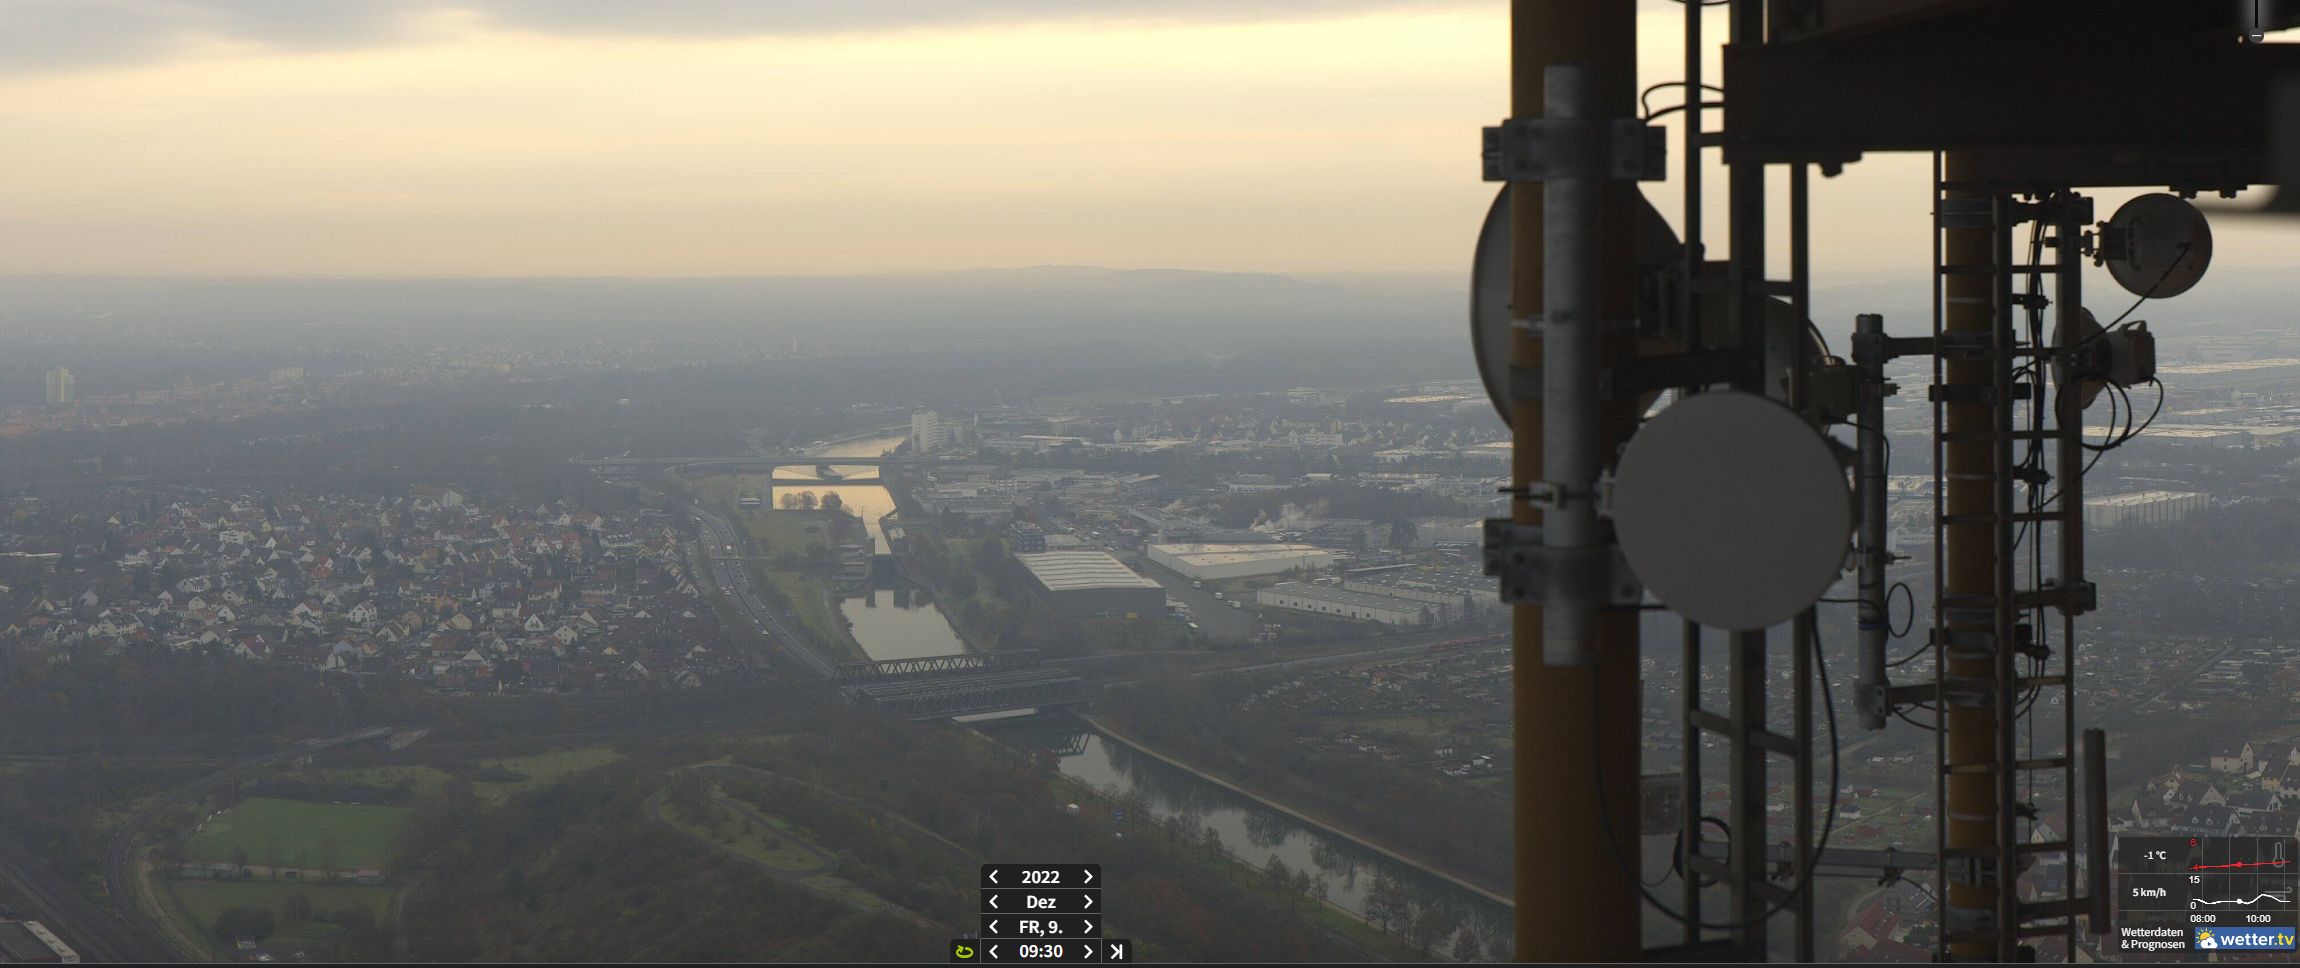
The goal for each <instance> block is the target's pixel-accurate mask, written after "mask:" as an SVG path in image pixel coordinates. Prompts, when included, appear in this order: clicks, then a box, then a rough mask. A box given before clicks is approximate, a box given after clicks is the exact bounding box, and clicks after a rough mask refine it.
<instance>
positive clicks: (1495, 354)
mask: <svg viewBox="0 0 2300 968" xmlns="http://www.w3.org/2000/svg"><path fill="white" fill-rule="evenodd" d="M1637 199H1638V202H1637V209H1638V211H1637V272H1638V276H1639V278H1640V279H1641V280H1645V281H1651V280H1652V279H1653V278H1654V276H1655V275H1656V274H1657V273H1661V272H1673V273H1674V272H1681V271H1683V269H1682V268H1681V266H1680V262H1681V260H1682V259H1683V258H1684V255H1685V246H1684V243H1682V242H1679V241H1678V240H1677V231H1676V230H1675V229H1672V228H1670V227H1669V220H1668V219H1666V218H1663V217H1662V215H1661V212H1660V210H1658V209H1656V208H1654V207H1653V203H1652V201H1650V200H1648V199H1647V198H1646V197H1645V195H1644V193H1643V192H1640V193H1638V196H1637ZM1509 209H1510V205H1509V188H1508V186H1503V187H1502V190H1501V192H1500V193H1499V194H1497V195H1495V196H1494V199H1493V205H1492V207H1490V208H1488V209H1486V213H1485V225H1484V227H1482V228H1480V229H1479V230H1478V233H1477V253H1476V255H1475V256H1474V257H1473V258H1472V262H1471V268H1470V276H1469V337H1470V349H1471V351H1472V352H1473V353H1475V354H1476V356H1477V372H1478V377H1479V379H1481V380H1483V381H1484V383H1485V393H1486V396H1487V397H1488V398H1490V399H1491V400H1492V401H1493V408H1494V410H1495V411H1496V412H1498V413H1500V414H1501V422H1502V423H1503V424H1505V425H1506V424H1508V423H1509V422H1510V418H1509V409H1510V407H1509V342H1510V336H1511V320H1510V312H1509V297H1510V289H1511V285H1512V284H1511V279H1510V251H1511V249H1512V246H1511V245H1510V240H1509ZM1707 269H1708V270H1711V271H1710V272H1705V275H1708V274H1714V275H1716V277H1717V279H1718V281H1719V282H1720V283H1721V282H1722V281H1723V277H1722V266H1721V265H1719V264H1717V263H1711V264H1710V265H1709V266H1708V267H1707ZM1725 293H1726V289H1725V287H1724V286H1723V285H1719V286H1717V287H1715V289H1714V291H1712V292H1710V293H1709V294H1707V295H1705V296H1703V297H1702V302H1701V315H1702V318H1703V319H1705V320H1713V321H1714V322H1711V323H1708V324H1707V325H1705V326H1704V327H1703V333H1704V336H1703V342H1704V343H1708V344H1711V348H1716V347H1717V346H1719V345H1723V343H1722V341H1721V338H1722V337H1723V336H1724V335H1725V334H1724V333H1723V332H1722V331H1723V330H1724V325H1723V324H1724V320H1725V319H1726V314H1727V313H1728V312H1730V310H1731V307H1730V305H1729V304H1728V302H1727V300H1726V298H1725ZM1660 312H1662V313H1663V314H1665V315H1669V316H1674V315H1676V310H1675V307H1674V306H1671V307H1668V308H1663V309H1660ZM1765 318H1766V319H1768V320H1773V321H1779V320H1783V319H1789V320H1794V319H1795V318H1796V308H1795V307H1793V306H1791V305H1790V304H1789V301H1788V300H1785V299H1767V300H1766V301H1765ZM1658 322H1660V321H1658V320H1651V319H1648V320H1642V321H1641V323H1642V325H1641V326H1640V329H1641V330H1645V331H1648V332H1650V331H1651V330H1654V329H1656V328H1660V327H1657V326H1655V325H1654V324H1656V323H1658ZM1806 329H1807V331H1808V336H1807V340H1808V342H1809V345H1810V346H1811V353H1812V356H1813V358H1814V359H1819V358H1821V356H1822V355H1823V354H1822V352H1821V342H1820V340H1819V339H1818V338H1817V337H1814V336H1812V335H1810V332H1811V329H1812V327H1811V326H1810V325H1809V324H1808V325H1806ZM1684 350H1685V347H1684V346H1683V345H1682V343H1681V342H1679V341H1677V340H1676V339H1674V338H1671V337H1666V336H1656V335H1643V336H1640V337H1639V339H1638V352H1639V353H1640V354H1642V355H1646V356H1653V355H1659V354H1664V353H1677V352H1683V351H1684ZM1660 396H1661V393H1660V391H1658V390H1656V391H1649V392H1647V393H1646V394H1645V395H1644V396H1643V397H1641V398H1640V399H1639V400H1638V409H1639V411H1640V412H1644V411H1649V410H1651V409H1652V407H1653V404H1654V401H1655V400H1657V399H1658V398H1659V397H1660Z"/></svg>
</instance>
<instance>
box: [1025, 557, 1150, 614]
mask: <svg viewBox="0 0 2300 968" xmlns="http://www.w3.org/2000/svg"><path fill="white" fill-rule="evenodd" d="M1014 560H1016V561H1019V562H1022V567H1024V568H1026V569H1028V570H1029V571H1030V577H1031V579H1032V580H1033V581H1034V582H1035V583H1036V584H1037V586H1038V592H1039V594H1040V595H1042V596H1044V597H1045V599H1046V601H1047V603H1048V604H1050V605H1053V606H1054V608H1055V610H1056V611H1059V612H1062V613H1063V614H1065V615H1081V616H1083V615H1095V614H1100V613H1104V612H1109V613H1114V614H1127V613H1132V614H1134V615H1136V616H1160V615H1164V614H1166V589H1165V587H1164V586H1162V585H1160V584H1158V583H1157V582H1154V581H1151V580H1150V579H1148V578H1144V577H1142V576H1141V575H1137V574H1135V573H1134V569H1132V568H1128V567H1126V565H1125V564H1124V563H1122V562H1120V561H1119V560H1118V559H1116V558H1112V557H1110V555H1109V554H1107V553H1105V552H1101V551H1095V550H1092V549H1069V550H1063V551H1045V552H1039V553H1037V554H1019V555H1015V556H1014Z"/></svg>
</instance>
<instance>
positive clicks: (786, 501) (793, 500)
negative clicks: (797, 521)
mask: <svg viewBox="0 0 2300 968" xmlns="http://www.w3.org/2000/svg"><path fill="white" fill-rule="evenodd" d="M775 504H776V505H778V506H780V507H781V508H782V509H783V510H785V511H796V510H798V509H799V496H798V495H797V494H796V493H794V492H791V491H784V492H783V496H782V497H780V498H777V499H775Z"/></svg>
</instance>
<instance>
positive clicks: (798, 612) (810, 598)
mask: <svg viewBox="0 0 2300 968" xmlns="http://www.w3.org/2000/svg"><path fill="white" fill-rule="evenodd" d="M761 571H764V572H765V574H766V576H767V582H768V583H769V584H771V585H773V586H774V589H775V591H776V592H777V593H778V594H780V595H782V596H783V600H784V601H787V602H789V603H790V606H791V612H792V613H793V614H792V615H791V616H790V621H791V622H792V623H793V624H796V625H798V626H799V628H800V629H802V630H803V634H804V635H806V636H807V638H809V639H811V640H813V641H814V642H816V643H826V642H827V643H830V644H831V646H832V648H834V649H842V650H845V651H847V652H859V651H860V649H859V648H857V647H855V646H851V645H848V643H849V642H852V641H853V638H852V637H851V636H849V635H847V633H846V627H845V624H844V621H843V620H842V619H841V618H840V617H839V615H838V613H837V611H835V610H833V609H832V608H831V603H830V598H829V594H830V593H829V592H828V591H827V590H826V589H824V588H823V583H822V582H820V581H817V580H816V579H815V578H814V577H813V576H811V575H807V574H804V573H801V572H796V571H774V570H770V569H761ZM767 604H768V606H769V607H772V606H773V604H774V603H773V602H771V601H770V602H768V603H767Z"/></svg>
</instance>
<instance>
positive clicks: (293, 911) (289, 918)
mask: <svg viewBox="0 0 2300 968" xmlns="http://www.w3.org/2000/svg"><path fill="white" fill-rule="evenodd" d="M280 920H282V921H285V922H287V923H288V924H290V925H297V924H302V923H304V922H306V921H310V920H311V897H310V896H309V895H306V894H305V893H304V892H302V891H297V892H295V893H293V894H290V895H288V896H287V900H285V901H281V902H280Z"/></svg>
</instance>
